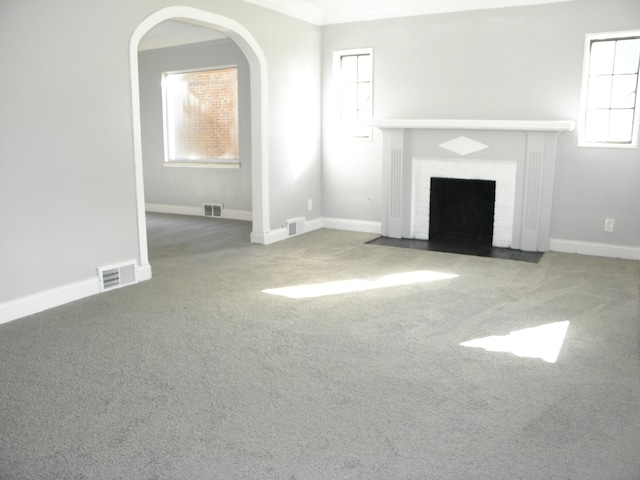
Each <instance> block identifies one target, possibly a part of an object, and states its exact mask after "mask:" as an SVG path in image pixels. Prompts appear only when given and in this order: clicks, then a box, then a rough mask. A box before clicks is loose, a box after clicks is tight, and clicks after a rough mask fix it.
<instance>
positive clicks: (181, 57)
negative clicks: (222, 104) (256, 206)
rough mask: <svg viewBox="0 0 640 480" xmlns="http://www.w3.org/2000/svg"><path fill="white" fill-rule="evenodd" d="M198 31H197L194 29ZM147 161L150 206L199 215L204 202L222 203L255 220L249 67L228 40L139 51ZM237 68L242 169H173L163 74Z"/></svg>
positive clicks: (145, 159)
mask: <svg viewBox="0 0 640 480" xmlns="http://www.w3.org/2000/svg"><path fill="white" fill-rule="evenodd" d="M194 28H195V27H194ZM139 58H140V61H139V70H140V110H141V124H142V159H143V164H144V191H145V201H146V203H147V205H153V206H154V208H158V207H159V206H161V209H162V208H164V209H166V210H167V211H176V212H179V211H194V212H200V211H201V210H202V204H203V203H221V204H223V205H224V209H225V214H226V212H227V211H234V212H236V213H238V212H245V213H248V218H251V103H250V91H249V64H248V63H247V59H246V57H245V56H244V55H243V53H242V51H241V50H240V49H239V48H238V46H237V45H236V44H235V43H234V42H232V41H231V40H229V39H224V40H214V41H209V42H204V43H197V44H192V45H182V46H177V47H170V48H161V49H155V50H147V51H144V52H140V55H139ZM227 65H236V66H237V67H238V121H239V128H238V129H239V134H240V136H239V138H240V140H239V141H240V168H239V169H220V168H174V167H171V168H168V167H165V166H164V165H165V162H164V135H163V117H162V86H161V81H160V79H161V78H162V74H163V73H164V72H170V71H177V70H188V69H195V68H215V67H219V66H227Z"/></svg>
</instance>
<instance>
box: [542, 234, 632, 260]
mask: <svg viewBox="0 0 640 480" xmlns="http://www.w3.org/2000/svg"><path fill="white" fill-rule="evenodd" d="M549 250H551V251H552V252H562V253H580V254H582V255H593V256H596V257H611V258H624V259H627V260H640V247H627V246H624V245H610V244H608V243H594V242H580V241H577V240H563V239H560V238H552V239H551V240H550V241H549Z"/></svg>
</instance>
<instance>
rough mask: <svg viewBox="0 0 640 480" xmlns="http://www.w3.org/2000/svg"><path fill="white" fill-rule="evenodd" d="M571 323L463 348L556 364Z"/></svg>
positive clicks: (486, 339)
mask: <svg viewBox="0 0 640 480" xmlns="http://www.w3.org/2000/svg"><path fill="white" fill-rule="evenodd" d="M568 328H569V322H568V321H565V322H555V323H548V324H546V325H540V326H539V327H533V328H525V329H523V330H516V331H514V332H511V333H510V334H509V335H502V336H497V335H492V336H490V337H484V338H476V339H475V340H469V341H468V342H463V343H461V344H460V345H461V346H463V347H472V348H484V349H485V350H487V351H489V352H503V353H513V354H514V355H517V356H518V357H528V358H541V359H542V360H544V361H545V362H549V363H555V362H556V360H557V359H558V355H559V354H560V349H561V348H562V344H563V343H564V337H565V336H566V334H567V329H568Z"/></svg>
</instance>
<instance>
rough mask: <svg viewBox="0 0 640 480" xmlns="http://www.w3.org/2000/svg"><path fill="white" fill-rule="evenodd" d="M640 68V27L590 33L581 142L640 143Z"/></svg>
mask: <svg viewBox="0 0 640 480" xmlns="http://www.w3.org/2000/svg"><path fill="white" fill-rule="evenodd" d="M639 70H640V31H635V32H620V33H610V34H595V35H587V38H586V44H585V61H584V72H583V86H582V114H581V117H582V118H581V126H580V130H579V142H580V145H581V146H610V147H635V146H637V142H638V120H639V118H638V94H637V93H638V76H639Z"/></svg>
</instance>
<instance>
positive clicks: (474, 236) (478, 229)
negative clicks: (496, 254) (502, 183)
mask: <svg viewBox="0 0 640 480" xmlns="http://www.w3.org/2000/svg"><path fill="white" fill-rule="evenodd" d="M495 198H496V182H495V181H491V180H468V179H461V178H439V177H432V178H431V194H430V208H429V240H430V241H432V242H443V243H444V242H451V243H460V244H476V245H488V246H490V245H491V244H492V242H493V219H494V211H495Z"/></svg>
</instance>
